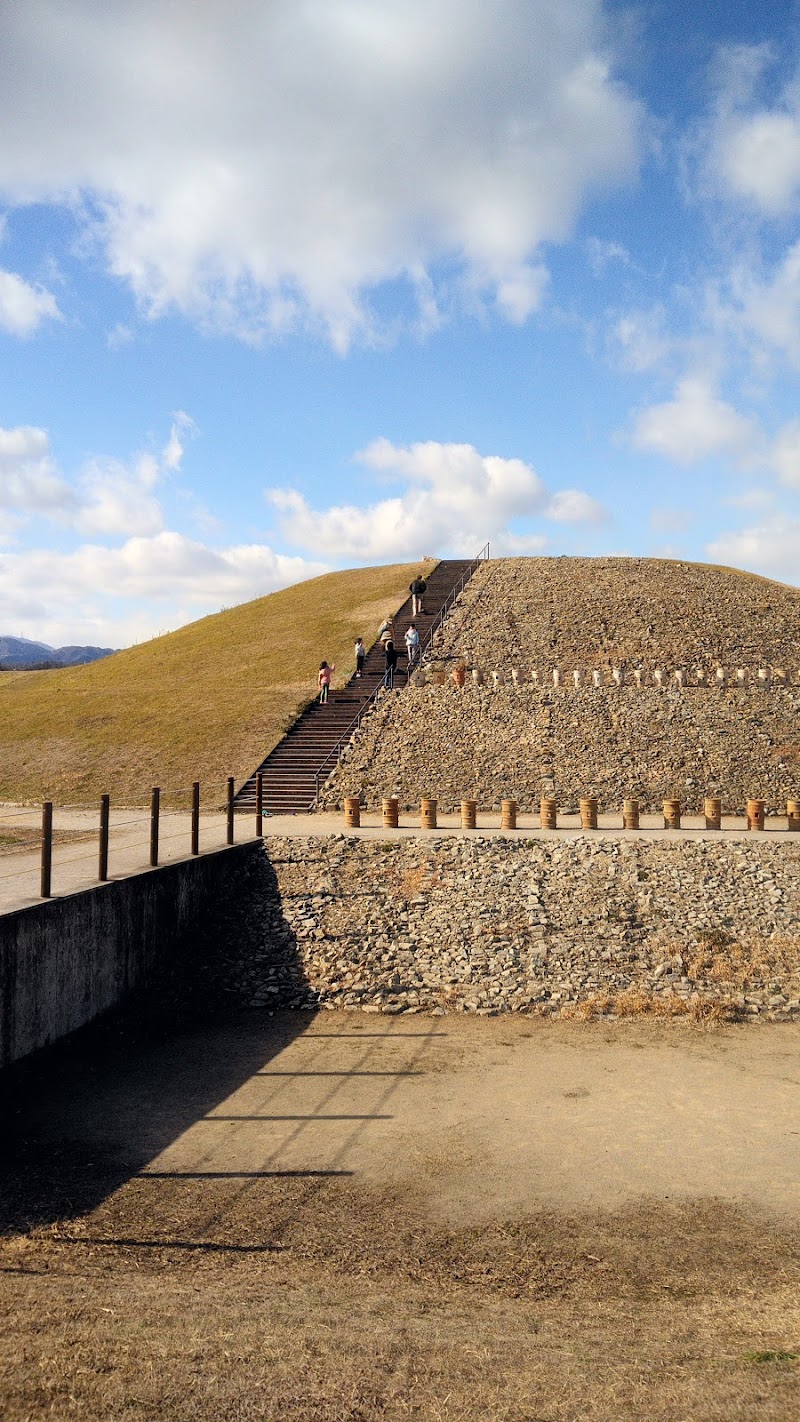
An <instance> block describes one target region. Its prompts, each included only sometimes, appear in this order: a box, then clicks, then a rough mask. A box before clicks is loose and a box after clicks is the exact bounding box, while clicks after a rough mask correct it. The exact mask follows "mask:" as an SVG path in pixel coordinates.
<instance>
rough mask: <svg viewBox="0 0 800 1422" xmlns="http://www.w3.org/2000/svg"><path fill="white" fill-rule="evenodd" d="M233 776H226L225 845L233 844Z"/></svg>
mask: <svg viewBox="0 0 800 1422" xmlns="http://www.w3.org/2000/svg"><path fill="white" fill-rule="evenodd" d="M233 824H234V820H233V776H232V775H229V776H228V825H227V835H226V843H228V844H233Z"/></svg>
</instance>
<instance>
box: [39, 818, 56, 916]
mask: <svg viewBox="0 0 800 1422" xmlns="http://www.w3.org/2000/svg"><path fill="white" fill-rule="evenodd" d="M52 869H53V802H52V800H45V802H44V804H43V805H42V874H41V882H40V885H39V890H40V895H41V897H42V898H43V899H49V898H50V888H51V877H52Z"/></svg>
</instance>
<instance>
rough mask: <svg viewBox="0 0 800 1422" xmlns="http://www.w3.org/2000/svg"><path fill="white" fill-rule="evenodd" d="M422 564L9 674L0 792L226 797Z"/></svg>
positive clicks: (337, 576) (337, 579)
mask: <svg viewBox="0 0 800 1422" xmlns="http://www.w3.org/2000/svg"><path fill="white" fill-rule="evenodd" d="M419 566H420V565H419V564H413V565H410V564H409V565H406V564H394V565H392V566H389V567H383V568H359V569H355V570H351V571H348V572H342V573H328V574H326V575H325V576H324V577H320V578H314V579H312V580H310V581H309V582H305V583H300V584H297V585H295V586H294V587H290V588H286V589H284V590H283V591H282V592H277V593H271V594H270V595H269V596H267V597H263V598H258V599H257V600H256V601H254V602H249V603H244V604H243V605H242V606H241V607H234V608H231V609H229V610H227V611H225V612H220V613H217V614H215V615H214V616H212V617H205V618H202V619H201V620H200V621H198V622H193V623H191V624H190V625H189V626H188V627H182V628H181V629H180V630H179V631H177V632H171V633H169V634H168V635H166V636H164V637H157V638H155V639H154V640H153V641H151V642H145V643H142V644H141V645H140V646H137V647H131V648H129V649H128V650H126V651H123V652H118V653H117V654H116V655H115V656H113V657H110V658H108V660H106V661H102V662H96V663H94V664H92V665H90V666H82V667H71V668H68V669H64V670H59V671H47V672H7V673H4V674H3V675H2V677H0V743H1V744H2V757H0V799H3V800H10V801H31V800H33V801H37V800H41V799H44V798H51V799H53V800H54V801H55V802H56V803H59V804H66V803H76V802H86V801H90V800H94V799H96V798H97V797H98V796H99V795H100V794H102V793H103V792H108V793H110V794H111V795H112V796H113V797H114V800H115V801H116V802H117V803H123V804H125V803H127V804H141V803H144V800H145V798H146V797H147V795H149V789H150V786H151V785H156V784H160V785H162V786H163V787H165V788H167V789H169V788H173V787H179V786H185V785H187V784H188V783H190V782H191V781H192V780H195V779H199V780H200V781H201V783H202V785H203V793H204V800H206V802H207V803H221V801H222V797H223V793H224V782H225V777H226V776H228V775H234V776H235V777H236V780H237V783H238V782H239V781H240V780H241V779H242V778H243V777H244V776H246V775H248V774H249V773H250V772H251V771H252V769H253V766H254V765H256V764H257V763H258V761H259V760H260V759H261V758H262V757H263V756H264V755H265V754H266V753H267V752H268V751H269V750H270V749H271V748H272V746H273V745H275V743H276V742H277V741H278V740H279V739H280V737H281V735H282V734H283V731H284V730H285V729H286V727H287V725H288V724H290V723H291V721H292V720H293V719H294V716H295V715H296V713H297V711H298V710H299V709H300V707H301V706H302V705H304V704H305V702H306V701H307V700H308V699H309V698H310V697H311V696H312V695H313V691H314V686H315V684H316V673H317V669H318V667H319V663H320V660H321V658H322V657H326V658H327V660H328V661H332V662H336V664H337V666H338V667H339V669H340V673H337V679H336V680H337V683H340V682H341V681H344V680H346V679H347V677H348V676H349V674H350V670H351V663H352V644H353V640H354V637H355V636H356V635H358V633H362V634H363V635H364V638H365V640H366V641H367V642H368V643H369V642H370V641H372V639H373V636H374V635H375V632H376V630H377V626H378V623H379V621H380V619H381V617H382V616H383V615H384V613H385V612H386V611H387V610H388V609H390V608H393V609H394V608H397V607H399V605H400V604H401V602H402V601H403V600H404V598H405V597H406V595H407V588H408V584H409V582H410V580H411V578H412V577H413V575H414V573H415V571H416V570H417V568H418V567H419ZM431 566H433V565H431Z"/></svg>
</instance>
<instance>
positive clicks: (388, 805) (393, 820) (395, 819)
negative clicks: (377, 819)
mask: <svg viewBox="0 0 800 1422" xmlns="http://www.w3.org/2000/svg"><path fill="white" fill-rule="evenodd" d="M399 824H400V801H399V800H397V799H395V798H394V796H393V797H392V798H391V799H389V800H384V801H383V828H384V829H397V828H398V826H399Z"/></svg>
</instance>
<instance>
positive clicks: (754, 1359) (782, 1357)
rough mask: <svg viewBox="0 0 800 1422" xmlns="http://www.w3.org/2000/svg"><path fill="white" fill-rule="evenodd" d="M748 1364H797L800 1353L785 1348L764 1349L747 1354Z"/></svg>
mask: <svg viewBox="0 0 800 1422" xmlns="http://www.w3.org/2000/svg"><path fill="white" fill-rule="evenodd" d="M744 1357H745V1362H747V1363H796V1362H797V1361H798V1359H800V1353H798V1352H794V1351H792V1350H789V1351H787V1350H786V1349H784V1348H763V1349H761V1350H760V1351H759V1352H757V1353H745V1355H744Z"/></svg>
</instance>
